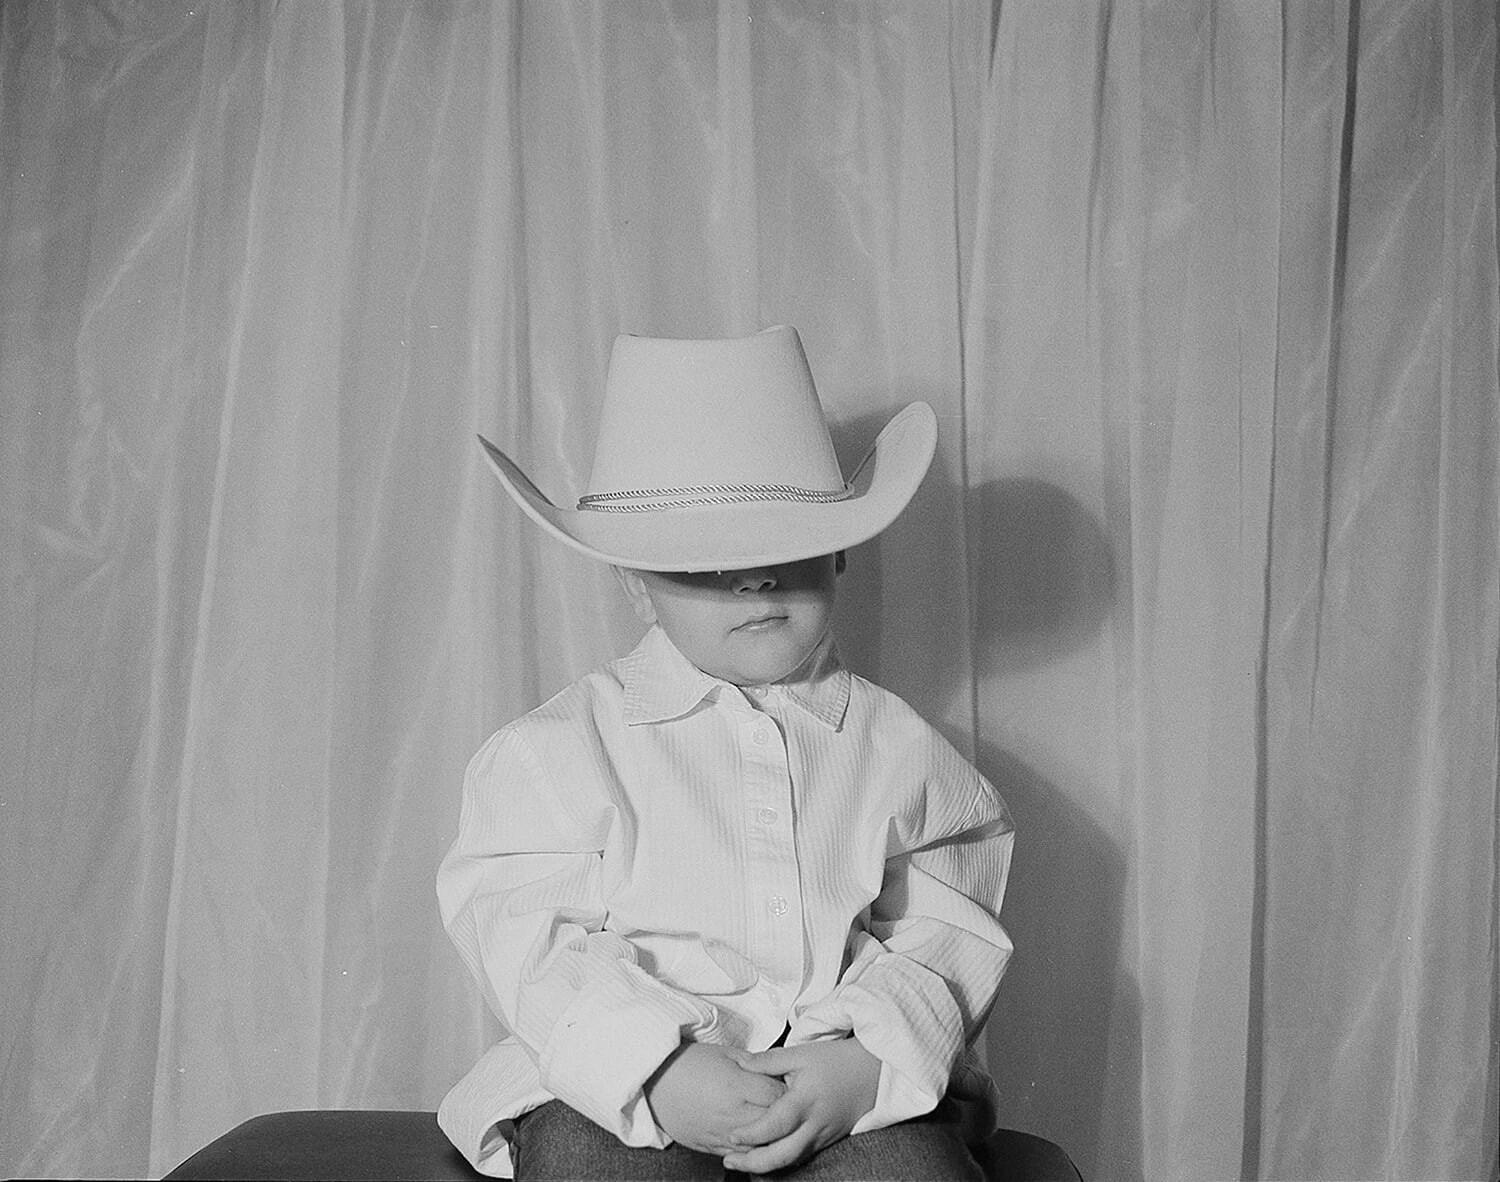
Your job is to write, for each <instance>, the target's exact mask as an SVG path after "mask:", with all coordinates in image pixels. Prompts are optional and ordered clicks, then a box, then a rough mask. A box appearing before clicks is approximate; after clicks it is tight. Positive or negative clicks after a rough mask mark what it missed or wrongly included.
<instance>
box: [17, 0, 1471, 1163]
mask: <svg viewBox="0 0 1500 1182" xmlns="http://www.w3.org/2000/svg"><path fill="white" fill-rule="evenodd" d="M1495 31H1496V12H1495V8H1494V6H1493V5H1491V4H1486V3H1482V2H1479V0H1433V2H1430V3H1428V2H1418V0H1409V2H1405V3H1402V2H1399V0H1387V2H1386V3H1382V4H1373V3H1370V2H1369V0H1364V2H1361V0H1338V2H1332V0H1330V2H1329V3H1326V4H1324V3H1317V4H1314V3H1306V4H1304V3H1301V2H1300V0H1286V2H1285V3H1283V4H1276V3H1271V2H1265V3H1257V2H1246V3H1224V4H1218V5H1214V4H1209V3H1207V2H1191V3H1180V2H1174V3H1163V2H1157V3H1152V2H1147V0H1128V2H1120V3H1116V4H1112V5H1106V4H1099V5H1097V6H1096V5H1094V4H1089V3H1084V2H1083V0H1080V2H1078V3H1066V4H1062V3H1054V2H1050V0H1005V3H1003V4H1001V5H999V6H998V10H997V11H996V12H992V9H991V5H989V4H985V3H959V2H954V3H952V4H933V3H917V2H915V0H913V2H911V3H885V4H854V3H844V4H833V3H830V4H819V5H801V4H790V3H788V4H769V3H749V2H748V0H740V2H737V3H736V2H734V0H725V2H723V3H719V4H707V3H696V2H676V3H666V2H663V3H659V4H655V3H653V4H644V3H642V4H629V5H621V4H613V5H611V4H606V3H588V4H586V3H578V2H571V0H570V2H553V3H531V4H525V5H520V4H501V3H495V4H443V5H431V6H419V5H407V4H379V5H376V4H352V3H351V4H346V5H336V4H331V3H330V4H322V3H317V4H314V3H301V4H287V5H280V6H273V5H270V4H245V3H239V4H236V3H202V2H198V3H189V2H186V0H182V2H178V3H165V2H164V3H153V4H149V5H134V4H126V3H108V2H104V0H100V2H97V3H34V4H7V5H5V6H4V8H3V9H0V448H3V459H0V504H3V514H0V531H3V532H0V576H3V608H4V611H3V623H0V645H3V648H0V693H3V710H0V742H3V748H0V754H3V759H0V945H3V948H4V950H5V955H4V956H3V957H0V999H3V1001H0V1113H3V1118H0V1171H3V1172H4V1173H6V1174H12V1173H14V1174H45V1175H54V1176H68V1175H74V1176H76V1175H94V1176H108V1175H122V1174H137V1175H139V1174H143V1173H146V1172H148V1171H149V1172H161V1171H164V1170H166V1169H168V1168H170V1166H171V1165H173V1164H175V1162H176V1161H177V1160H178V1159H180V1158H181V1157H183V1156H185V1155H186V1154H187V1153H189V1152H191V1151H192V1150H193V1149H196V1148H197V1147H198V1146H199V1145H200V1144H202V1143H203V1142H204V1141H206V1140H208V1139H209V1138H211V1137H212V1136H214V1135H216V1134H218V1133H219V1132H221V1131H223V1130H224V1129H225V1128H227V1127H229V1126H230V1125H231V1124H233V1123H235V1122H237V1121H238V1120H241V1119H243V1118H245V1117H248V1116H250V1115H253V1114H255V1113H257V1112H261V1111H266V1110H272V1109H280V1108H298V1107H314V1106H362V1107H433V1106H435V1105H436V1103H437V1100H438V1099H439V1098H440V1096H441V1095H442V1093H443V1091H444V1090H445V1089H446V1087H447V1086H448V1085H449V1084H450V1083H451V1082H452V1080H453V1079H454V1078H455V1077H456V1076H457V1075H458V1074H460V1073H461V1072H462V1070H464V1068H465V1067H466V1066H467V1065H468V1063H469V1062H470V1061H471V1060H472V1058H473V1057H474V1056H475V1055H476V1053H477V1052H478V1050H479V1048H480V1046H481V1045H482V1043H483V1041H484V1039H485V1038H486V1037H487V1035H488V1033H489V1032H490V1030H491V1027H490V1026H489V1025H488V1020H487V1019H486V1018H485V1017H484V1015H483V1014H482V1013H481V1011H480V1007H479V1005H478V1002H477V999H476V998H475V996H474V994H473V991H472V990H471V988H470V987H469V985H468V983H467V981H466V980H465V979H464V976H463V973H462V970H461V968H460V966H459V965H458V963H457V960H456V957H454V956H453V955H452V954H451V953H450V952H449V951H448V949H447V946H446V942H445V940H444V938H443V936H442V934H441V932H440V930H439V928H438V924H437V921H436V915H435V907H434V904H433V897H432V887H431V880H432V874H433V870H434V867H435V865H436V863H437V860H438V858H439V857H440V856H441V853H442V850H443V849H444V847H445V845H446V843H447V841H448V840H449V838H450V836H451V834H452V830H453V827H454V823H455V820H456V810H457V802H458V784H459V777H460V774H461V771H462V768H463V765H464V763H465V761H466V760H467V758H468V756H469V754H470V753H471V752H472V750H473V749H474V748H475V747H476V746H477V745H478V743H479V742H480V741H481V740H482V738H483V737H484V735H485V734H487V733H488V732H489V731H490V730H492V729H493V728H494V727H495V726H497V725H499V724H500V723H501V722H503V721H505V720H506V719H507V718H509V717H511V716H513V715H515V714H517V713H520V712H521V711H523V710H525V709H527V708H529V707H530V706H531V705H533V704H535V703H536V702H538V701H539V700H540V699H541V698H542V697H543V696H545V695H546V694H548V693H550V692H551V691H553V690H555V689H557V688H559V687H561V686H562V685H563V684H565V683H566V682H567V681H569V680H571V679H572V678H573V677H575V676H576V675H578V674H579V673H581V672H583V671H584V670H586V669H587V668H589V667H591V666H592V665H594V664H596V663H597V662H598V661H600V660H602V659H604V658H606V657H608V656H610V655H612V654H614V653H615V652H617V651H618V650H619V649H620V647H621V646H622V645H624V644H627V643H628V642H629V641H631V640H632V639H633V638H634V634H635V628H634V626H633V624H632V622H631V619H630V617H629V614H628V611H627V610H626V608H625V606H624V604H623V603H621V602H618V601H617V599H616V597H615V592H614V591H613V588H612V584H611V583H610V581H609V580H608V579H607V577H606V576H605V575H604V573H603V572H602V571H600V570H598V569H595V568H594V567H592V566H590V565H589V564H588V563H586V562H584V561H583V560H581V559H577V558H574V557H573V556H571V555H570V554H568V553H565V552H563V551H562V549H561V548H559V547H555V546H553V545H550V544H548V543H546V542H545V541H543V540H542V539H541V538H539V537H537V536H536V534H535V532H534V531H532V530H530V529H529V528H527V527H526V525H525V524H524V523H523V522H522V521H521V519H520V516H519V514H518V512H517V511H515V510H513V509H512V508H511V507H510V505H509V503H508V502H504V501H503V500H502V497H501V495H500V494H499V491H498V489H496V488H495V487H493V481H492V480H491V479H490V478H489V476H488V475H487V473H486V472H485V471H484V470H483V468H482V465H481V463H480V460H479V454H478V451H477V448H476V447H475V445H474V443H473V434H474V432H475V431H483V432H485V433H486V434H489V435H491V436H492V437H494V438H496V439H498V440H501V441H503V442H505V443H506V444H508V445H510V446H511V447H513V448H514V450H515V452H516V453H518V454H519V455H520V456H522V457H524V460H525V462H526V464H527V466H528V468H529V470H531V471H532V472H533V473H534V474H535V475H536V476H537V478H538V479H539V481H540V482H541V483H542V484H543V486H544V488H546V489H547V490H548V491H549V492H552V493H553V494H554V495H557V496H563V495H567V494H569V493H573V492H576V490H577V488H578V487H579V484H580V482H581V480H582V478H583V476H584V474H585V470H586V468H587V464H588V460H589V455H590V446H591V440H590V437H589V424H590V423H591V422H592V417H593V412H594V408H595V399H596V397H597V392H598V388H599V384H600V378H601V375H602V368H603V365H604V361H605V358H606V356H607V350H608V345H609V342H610V340H611V339H612V337H613V336H614V334H615V333H616V332H619V331H632V332H642V333H650V334H660V335H666V334H678V335H719V334H729V333H736V332H742V331H751V330H753V329H755V328H757V327H760V326H761V325H764V324H769V323H773V322H777V321H789V322H792V323H795V324H797V325H799V327H801V329H802V331H803V335H804V339H805V341H806V343H807V346H808V350H809V353H810V355H811V357H812V361H813V366H814V369H815V372H816V374H817V376H818V378H819V381H820V385H821V389H822V392H823V395H824V400H825V404H826V406H827V409H828V411H829V413H830V415H831V416H832V418H833V419H834V420H835V426H836V435H837V438H838V441H839V443H840V450H841V452H842V453H843V454H844V455H845V456H846V458H848V457H851V456H853V455H855V454H856V453H857V452H858V451H859V450H860V448H861V446H862V445H863V444H864V443H866V442H868V440H869V439H870V438H871V437H872V436H873V434H874V432H875V431H876V430H877V429H878V426H879V425H880V424H881V423H882V422H883V421H884V419H885V418H886V417H887V416H888V415H889V414H890V413H891V411H892V410H894V409H895V408H896V407H898V406H899V405H901V404H903V403H904V402H906V401H908V400H910V399H911V398H914V397H922V398H925V399H927V400H928V401H930V402H932V403H933V405H934V406H935V407H936V408H937V410H938V414H939V416H940V420H941V423H942V430H943V438H942V443H941V445H940V451H939V456H938V459H937V462H936V463H935V465H934V469H933V472H932V475H931V477H930V478H929V480H928V482H927V484H926V486H925V487H924V489H923V491H922V493H921V494H920V495H919V497H918V500H917V501H916V502H915V503H914V505H913V506H912V509H911V510H910V512H909V513H908V514H907V515H906V516H905V517H904V518H903V519H902V520H901V521H900V522H899V523H898V524H897V525H896V526H895V527H894V528H893V529H892V530H891V531H889V532H888V533H887V534H885V535H884V536H883V537H882V538H881V539H879V540H878V541H877V542H875V543H872V544H870V545H868V546H866V547H863V548H861V549H860V550H858V551H856V552H855V553H854V554H853V555H852V556H851V563H850V570H849V573H848V575H847V576H846V577H845V579H844V582H843V585H842V588H841V593H842V595H843V604H842V607H841V630H842V634H843V636H844V647H845V649H846V650H847V651H848V653H849V656H850V658H851V661H852V663H853V664H854V665H855V666H856V667H857V668H859V669H861V671H864V672H867V673H869V674H871V675H873V676H875V677H876V678H877V679H879V680H882V681H883V682H884V683H886V684H887V685H889V686H890V687H891V688H893V689H895V690H897V691H898V692H900V693H902V694H904V695H906V696H907V697H908V698H909V699H910V700H911V701H912V702H913V703H914V704H915V705H916V706H918V708H920V709H922V710H923V711H924V712H925V713H927V714H928V716H929V717H931V718H932V719H933V720H934V721H935V722H937V723H938V724H939V725H940V726H942V727H943V728H944V729H945V730H946V731H947V732H948V733H949V734H950V735H951V736H952V737H953V738H954V739H955V740H956V741H957V742H958V743H959V744H960V745H961V746H962V747H964V748H965V749H967V750H970V751H972V752H973V753H974V755H975V758H976V760H977V761H978V762H979V764H980V766H981V767H982V768H983V769H984V770H985V771H986V772H987V773H988V774H990V775H991V776H992V777H994V778H995V779H996V780H997V782H999V783H1000V784H1001V786H1002V788H1003V790H1004V791H1005V792H1006V794H1007V797H1008V798H1009V800H1010V801H1011V804H1012V806H1013V808H1014V811H1015V813H1016V815H1017V818H1018V822H1019V826H1020V839H1019V843H1018V847H1017V859H1016V864H1015V870H1014V874H1013V876H1012V895H1011V897H1010V899H1009V901H1008V903H1007V909H1006V920H1007V923H1008V924H1009V926H1010V927H1011V929H1012V932H1013V934H1014V936H1015V937H1016V941H1017V944H1018V948H1019V951H1018V956H1017V959H1016V961H1015V965H1014V968H1013V970H1012V973H1011V975H1010V976H1009V977H1008V978H1007V981H1006V983H1005V985H1004V988H1003V990H1002V997H1001V1003H1000V1006H999V1008H998V1011H997V1014H996V1017H995V1019H994V1021H993V1022H992V1024H991V1029H990V1032H989V1036H988V1050H989V1055H990V1059H991V1063H992V1065H993V1067H994V1070H995V1072H996V1075H997V1078H998V1080H999V1082H1000V1084H1001V1087H1002V1092H1003V1094H1004V1098H1005V1104H1006V1110H1007V1121H1008V1123H1010V1124H1012V1125H1014V1126H1017V1127H1022V1128H1027V1129H1031V1130H1034V1131H1037V1132H1040V1133H1043V1134H1045V1135H1048V1136H1051V1137H1054V1138H1055V1139H1057V1140H1058V1141H1060V1142H1062V1143H1063V1144H1064V1145H1065V1146H1066V1147H1067V1148H1068V1149H1069V1151H1070V1152H1071V1153H1072V1154H1073V1156H1074V1157H1075V1159H1076V1160H1077V1161H1078V1162H1079V1164H1080V1165H1081V1166H1082V1167H1083V1169H1084V1171H1085V1173H1086V1174H1087V1175H1089V1176H1091V1177H1098V1178H1121V1179H1132V1178H1136V1179H1147V1178H1149V1179H1153V1180H1155V1179H1174V1178H1180V1179H1201V1178H1207V1177H1220V1178H1226V1177H1241V1176H1243V1177H1247V1178H1255V1177H1266V1178H1297V1177H1326V1178H1333V1177H1412V1178H1471V1177H1472V1178H1478V1177H1485V1176H1488V1175H1489V1174H1490V1173H1491V1172H1492V1171H1493V1170H1494V1169H1495V1165H1494V1162H1495V1155H1496V1133H1495V1126H1494V1121H1493V1119H1492V1117H1493V1112H1494V1110H1495V1102H1496V1081H1497V1076H1500V1068H1497V1042H1496V1033H1497V1019H1496V1016H1495V1003H1494V997H1495V990H1496V984H1497V980H1500V974H1497V968H1496V898H1497V894H1496V882H1497V879H1496V857H1495V854H1496V842H1497V836H1496V835H1497V811H1496V796H1497V793H1496V787H1497V757H1496V745H1497V740H1496V735H1497V727H1496V686H1497V680H1496V672H1497V669H1496V665H1497V652H1500V565H1497V556H1496V549H1497V534H1500V514H1497V503H1500V482H1497V473H1496V457H1497V453H1500V426H1497V410H1496V405H1497V377H1496V357H1497V330H1496V325H1497V312H1500V310H1497V292H1496V286H1497V284H1496V248H1495V122H1494V113H1495V98H1494V96H1495Z"/></svg>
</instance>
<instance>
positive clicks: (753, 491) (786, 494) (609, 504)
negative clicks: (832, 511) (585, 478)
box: [578, 484, 854, 513]
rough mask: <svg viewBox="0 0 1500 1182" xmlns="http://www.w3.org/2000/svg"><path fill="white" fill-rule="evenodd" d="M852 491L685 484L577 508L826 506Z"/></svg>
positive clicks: (590, 499) (583, 502)
mask: <svg viewBox="0 0 1500 1182" xmlns="http://www.w3.org/2000/svg"><path fill="white" fill-rule="evenodd" d="M853 491H854V490H853V489H852V488H851V487H850V486H849V485H845V486H844V487H843V488H836V489H831V490H828V491H822V490H819V489H813V488H799V487H797V486H796V485H794V484H685V485H681V486H679V487H677V488H642V489H631V490H630V491H628V492H604V493H590V494H588V495H587V496H583V497H579V498H578V508H579V509H582V510H586V511H588V512H592V513H655V512H658V511H660V510H663V509H685V508H689V507H691V506H693V505H739V504H745V503H748V502H753V501H796V502H800V503H802V504H814V505H827V504H832V503H833V502H835V501H843V500H847V499H848V498H849V496H850V494H851V493H852V492H853Z"/></svg>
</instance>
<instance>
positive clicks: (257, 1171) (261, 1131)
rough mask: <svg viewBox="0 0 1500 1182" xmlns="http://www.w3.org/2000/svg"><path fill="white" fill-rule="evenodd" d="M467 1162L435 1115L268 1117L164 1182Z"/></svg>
mask: <svg viewBox="0 0 1500 1182" xmlns="http://www.w3.org/2000/svg"><path fill="white" fill-rule="evenodd" d="M975 1156H976V1157H978V1159H979V1164H980V1165H981V1166H982V1167H983V1168H984V1173H985V1177H986V1178H988V1179H990V1180H991V1182H1082V1178H1081V1177H1080V1175H1079V1173H1078V1171H1077V1170H1076V1169H1074V1167H1073V1163H1072V1162H1071V1161H1069V1160H1068V1155H1067V1154H1066V1153H1064V1152H1063V1151H1062V1149H1060V1148H1059V1147H1058V1146H1056V1145H1054V1144H1053V1143H1052V1142H1051V1141H1047V1140H1044V1139H1043V1138H1041V1137H1035V1136H1032V1134H1030V1133H1018V1132H1015V1131H1013V1130H1010V1129H1001V1130H1000V1131H999V1132H997V1133H996V1134H995V1135H994V1136H992V1137H991V1138H990V1139H989V1140H988V1141H986V1142H985V1143H984V1144H983V1145H982V1146H980V1147H979V1148H978V1150H977V1151H976V1153H975ZM482 1177H484V1175H483V1174H479V1173H476V1172H475V1171H474V1169H473V1168H472V1167H471V1166H470V1165H469V1163H468V1162H467V1161H465V1160H464V1156H463V1154H461V1153H459V1151H458V1150H457V1149H455V1148H454V1147H453V1145H452V1143H451V1142H450V1141H449V1140H448V1138H447V1137H445V1136H444V1135H443V1131H442V1130H441V1129H440V1128H438V1123H437V1114H436V1113H434V1112H379V1111H366V1110H360V1109H347V1110H338V1111H334V1110H326V1111H318V1112H269V1113H267V1114H266V1115H265V1116H257V1117H254V1118H252V1119H250V1120H247V1121H246V1122H245V1123H244V1124H242V1125H239V1126H237V1127H235V1128H233V1129H230V1130H229V1132H227V1133H225V1134H224V1135H223V1136H222V1137H219V1138H218V1139H217V1140H214V1141H211V1142H209V1143H208V1144H207V1145H205V1146H204V1147H203V1148H202V1149H200V1150H198V1152H197V1153H195V1154H193V1156H192V1157H190V1158H188V1159H187V1161H185V1162H183V1163H182V1164H181V1165H180V1166H178V1167H177V1168H176V1169H175V1170H173V1171H172V1172H171V1173H170V1174H168V1175H167V1176H166V1182H188V1180H198V1179H230V1178H248V1179H273V1178H282V1179H292V1180H304V1179H315V1178H347V1179H351V1180H354V1179H359V1180H364V1179H441V1180H448V1179H454V1180H457V1179H464V1180H472V1179H474V1178H482Z"/></svg>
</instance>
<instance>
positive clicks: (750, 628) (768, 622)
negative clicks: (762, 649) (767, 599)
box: [732, 615, 786, 632]
mask: <svg viewBox="0 0 1500 1182" xmlns="http://www.w3.org/2000/svg"><path fill="white" fill-rule="evenodd" d="M784 623H786V617H785V616H779V615H765V616H756V617H755V618H754V619H753V620H746V621H745V622H744V623H743V624H739V625H736V626H735V627H734V628H733V629H732V631H734V632H766V631H769V630H770V629H772V628H775V627H777V626H778V625H780V624H784Z"/></svg>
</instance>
